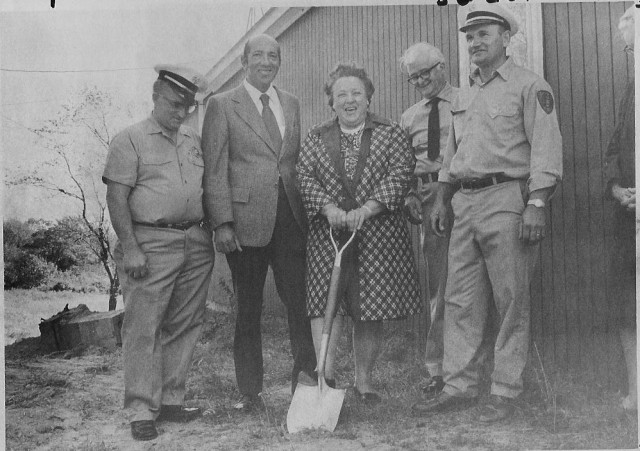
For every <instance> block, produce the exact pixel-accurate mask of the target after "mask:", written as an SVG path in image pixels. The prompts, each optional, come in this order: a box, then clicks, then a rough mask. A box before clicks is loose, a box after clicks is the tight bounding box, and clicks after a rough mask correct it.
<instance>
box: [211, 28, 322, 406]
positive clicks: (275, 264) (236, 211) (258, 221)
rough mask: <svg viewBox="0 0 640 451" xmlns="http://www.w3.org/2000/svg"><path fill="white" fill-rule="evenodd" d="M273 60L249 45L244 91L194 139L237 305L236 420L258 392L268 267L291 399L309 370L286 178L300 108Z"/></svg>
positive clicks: (275, 52)
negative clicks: (280, 318)
mask: <svg viewBox="0 0 640 451" xmlns="http://www.w3.org/2000/svg"><path fill="white" fill-rule="evenodd" d="M280 57H281V52H280V46H279V44H278V43H277V42H276V40H275V39H273V38H272V37H271V36H267V35H259V36H255V37H252V38H250V39H249V40H248V41H247V43H246V45H245V48H244V54H243V56H242V59H241V61H242V66H243V68H244V70H245V74H246V77H245V80H244V82H243V83H242V84H241V85H240V86H238V87H237V88H235V89H232V90H230V91H227V92H225V93H222V94H218V95H215V96H213V97H212V98H211V99H210V100H209V103H208V105H207V111H206V115H205V118H204V126H203V130H202V148H203V153H204V161H205V175H204V206H205V211H206V215H207V219H208V220H209V221H211V223H212V225H213V227H214V228H215V245H216V249H218V251H219V252H223V253H224V254H226V256H227V262H228V263H229V267H230V268H231V274H232V277H233V281H234V287H235V290H236V293H237V296H238V315H237V318H236V330H235V338H234V360H235V366H236V379H237V382H238V389H239V391H240V395H241V398H240V400H239V401H238V403H236V404H235V406H234V407H235V408H236V409H239V410H243V411H245V410H250V409H251V408H252V407H254V406H255V404H256V401H257V399H258V395H259V394H260V392H261V391H262V381H263V365H262V343H261V336H260V317H261V312H262V302H263V300H262V292H263V289H264V282H265V277H266V274H267V268H268V266H269V265H271V267H272V269H273V273H274V277H275V282H276V288H277V290H278V294H279V296H280V298H281V299H282V301H283V302H284V304H285V305H286V307H287V311H288V322H289V337H290V340H291V351H292V354H293V360H294V365H293V371H292V390H293V389H295V385H296V383H297V380H298V375H299V373H300V372H301V371H304V372H305V373H306V374H307V376H311V375H312V374H313V371H314V369H315V365H316V360H315V353H314V348H313V341H312V338H311V330H310V326H309V320H308V318H307V317H306V313H305V285H304V272H305V234H306V222H305V221H306V220H305V216H304V212H303V209H302V201H301V199H300V193H299V191H298V188H297V186H296V171H295V164H296V160H297V159H298V153H299V151H300V106H299V103H298V99H297V98H295V97H294V96H293V95H291V94H289V93H287V92H284V91H282V90H280V89H277V88H275V87H274V86H273V85H272V82H273V80H274V78H275V77H276V74H277V73H278V69H279V68H280ZM307 379H308V377H307Z"/></svg>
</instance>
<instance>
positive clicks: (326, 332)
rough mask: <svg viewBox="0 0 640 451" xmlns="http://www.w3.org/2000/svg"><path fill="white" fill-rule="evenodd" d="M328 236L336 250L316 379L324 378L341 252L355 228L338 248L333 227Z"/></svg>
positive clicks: (336, 296) (335, 302)
mask: <svg viewBox="0 0 640 451" xmlns="http://www.w3.org/2000/svg"><path fill="white" fill-rule="evenodd" d="M329 236H330V237H331V242H332V243H333V248H334V249H335V251H336V258H335V260H334V263H333V269H332V270H331V279H330V281H329V294H328V296H327V306H326V307H325V310H324V322H323V324H322V341H321V343H320V355H319V356H318V379H321V378H324V365H325V361H326V358H327V349H328V347H329V337H330V336H331V328H332V326H333V319H334V318H335V316H336V310H337V307H338V286H339V284H340V271H341V268H340V264H341V261H342V253H343V252H344V250H345V249H346V248H347V246H349V244H351V242H352V241H353V239H354V238H355V236H356V230H354V231H353V233H352V234H351V237H350V238H349V240H348V241H347V242H346V243H345V244H344V245H343V246H342V248H340V249H339V248H338V245H337V243H336V241H335V239H334V238H333V229H329Z"/></svg>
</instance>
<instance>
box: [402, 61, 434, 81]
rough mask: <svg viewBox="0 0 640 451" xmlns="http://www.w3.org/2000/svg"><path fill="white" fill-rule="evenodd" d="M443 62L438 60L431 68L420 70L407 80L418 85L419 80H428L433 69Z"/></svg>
mask: <svg viewBox="0 0 640 451" xmlns="http://www.w3.org/2000/svg"><path fill="white" fill-rule="evenodd" d="M441 63H442V61H438V62H437V63H436V64H434V65H433V66H431V67H430V68H429V69H423V70H421V71H420V72H418V73H417V74H414V75H412V76H411V77H409V78H407V81H408V82H409V83H411V84H412V85H416V84H418V80H426V79H427V78H429V77H431V71H432V70H433V69H435V68H436V67H438V66H439V65H440V64H441Z"/></svg>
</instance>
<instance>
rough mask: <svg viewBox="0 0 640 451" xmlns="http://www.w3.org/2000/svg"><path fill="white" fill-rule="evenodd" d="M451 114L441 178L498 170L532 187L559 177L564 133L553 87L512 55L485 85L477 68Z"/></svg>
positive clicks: (450, 179) (546, 184)
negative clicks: (561, 130) (560, 124)
mask: <svg viewBox="0 0 640 451" xmlns="http://www.w3.org/2000/svg"><path fill="white" fill-rule="evenodd" d="M451 114H452V122H451V129H450V132H449V141H448V143H447V149H446V151H445V156H444V160H443V166H442V169H441V171H440V176H439V180H441V181H443V182H455V181H456V180H460V179H467V178H478V177H480V178H481V177H487V176H491V175H493V174H497V173H502V174H504V175H506V176H509V177H513V178H519V179H525V180H527V182H528V186H529V190H530V191H535V190H538V189H542V188H547V187H553V186H555V185H556V184H557V182H558V181H559V180H560V179H561V177H562V137H561V135H560V127H559V126H558V119H557V115H556V104H555V100H554V97H553V94H552V92H551V87H550V86H549V84H548V83H547V82H546V81H545V80H544V79H542V78H541V77H539V76H538V75H537V74H535V73H534V72H532V71H530V70H528V69H525V68H523V67H520V66H517V65H516V64H515V63H514V62H513V60H512V59H511V58H508V59H507V61H506V62H505V63H504V64H503V65H502V66H501V67H500V68H499V69H497V70H496V72H495V73H494V76H493V77H492V78H491V79H490V80H489V81H487V82H486V83H484V84H483V83H482V81H481V80H480V74H479V72H478V71H477V70H476V72H474V73H473V74H472V75H471V77H470V86H469V87H468V88H465V89H461V90H460V92H459V94H458V96H457V97H456V98H455V99H454V101H453V104H452V106H451Z"/></svg>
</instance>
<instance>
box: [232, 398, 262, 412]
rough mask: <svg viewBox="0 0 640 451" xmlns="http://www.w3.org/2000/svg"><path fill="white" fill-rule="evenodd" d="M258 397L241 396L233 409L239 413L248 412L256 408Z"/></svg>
mask: <svg viewBox="0 0 640 451" xmlns="http://www.w3.org/2000/svg"><path fill="white" fill-rule="evenodd" d="M258 401H259V399H258V395H242V396H240V399H239V400H238V402H236V403H235V404H234V405H233V408H234V409H235V410H237V411H240V412H250V411H252V410H253V409H255V408H256V407H258Z"/></svg>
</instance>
